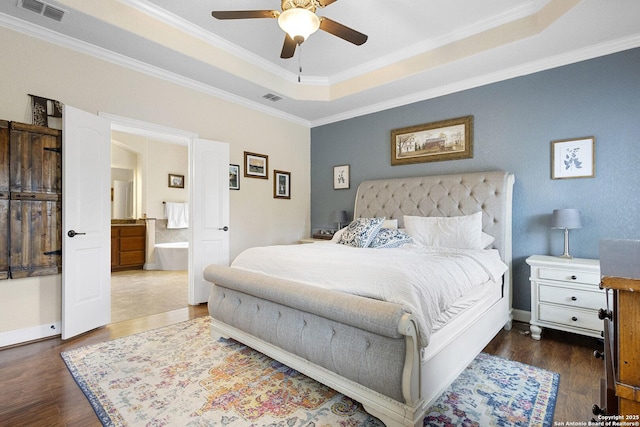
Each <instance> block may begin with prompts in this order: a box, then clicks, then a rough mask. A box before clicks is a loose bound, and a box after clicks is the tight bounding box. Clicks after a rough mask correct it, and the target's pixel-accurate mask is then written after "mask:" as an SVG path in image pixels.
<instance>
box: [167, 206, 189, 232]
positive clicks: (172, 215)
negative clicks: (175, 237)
mask: <svg viewBox="0 0 640 427" xmlns="http://www.w3.org/2000/svg"><path fill="white" fill-rule="evenodd" d="M164 215H165V216H166V217H167V228H189V203H175V202H166V203H165V205H164Z"/></svg>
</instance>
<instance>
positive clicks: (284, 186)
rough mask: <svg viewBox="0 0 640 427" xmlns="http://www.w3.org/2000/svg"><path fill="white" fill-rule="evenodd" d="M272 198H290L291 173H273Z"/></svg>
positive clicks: (275, 171)
mask: <svg viewBox="0 0 640 427" xmlns="http://www.w3.org/2000/svg"><path fill="white" fill-rule="evenodd" d="M273 198H274V199H290V198H291V172H285V171H278V170H274V171H273Z"/></svg>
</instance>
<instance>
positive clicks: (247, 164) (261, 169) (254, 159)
mask: <svg viewBox="0 0 640 427" xmlns="http://www.w3.org/2000/svg"><path fill="white" fill-rule="evenodd" d="M244 176H245V177H246V178H261V179H269V156H266V155H264V154H257V153H250V152H248V151H245V152H244Z"/></svg>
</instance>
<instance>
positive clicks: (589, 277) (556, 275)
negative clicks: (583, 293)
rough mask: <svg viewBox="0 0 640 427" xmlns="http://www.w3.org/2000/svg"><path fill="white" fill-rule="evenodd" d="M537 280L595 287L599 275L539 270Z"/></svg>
mask: <svg viewBox="0 0 640 427" xmlns="http://www.w3.org/2000/svg"><path fill="white" fill-rule="evenodd" d="M538 278H539V279H547V280H560V281H563V282H571V283H587V284H590V285H597V284H599V283H600V274H599V273H585V272H582V271H571V270H560V269H554V268H539V269H538Z"/></svg>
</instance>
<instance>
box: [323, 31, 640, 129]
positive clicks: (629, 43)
mask: <svg viewBox="0 0 640 427" xmlns="http://www.w3.org/2000/svg"><path fill="white" fill-rule="evenodd" d="M637 47H640V34H636V35H633V36H630V37H624V38H621V39H617V40H613V41H610V42H605V43H600V44H597V45H593V46H589V47H586V48H582V49H576V50H574V51H571V52H566V53H563V54H559V55H555V56H551V57H548V58H545V59H542V60H538V61H532V62H529V63H526V64H522V65H518V66H515V67H510V68H507V69H504V70H500V71H496V72H493V73H488V74H484V75H482V76H476V77H474V78H471V79H467V80H463V81H459V82H456V83H453V84H449V85H444V86H439V87H437V88H433V89H429V90H426V91H422V92H416V93H414V94H411V95H408V96H404V97H399V98H394V99H390V100H388V101H385V102H380V103H378V104H373V105H369V106H367V107H365V108H359V109H355V110H351V111H347V112H344V113H342V114H337V115H334V116H328V117H324V118H322V119H320V120H314V121H312V122H311V127H312V128H313V127H317V126H322V125H326V124H331V123H335V122H339V121H342V120H348V119H352V118H355V117H359V116H364V115H367V114H372V113H377V112H380V111H384V110H389V109H392V108H396V107H402V106H404V105H408V104H413V103H415V102H420V101H426V100H428V99H433V98H437V97H439V96H444V95H450V94H452V93H456V92H461V91H463V90H468V89H473V88H476V87H480V86H485V85H488V84H491V83H497V82H500V81H503V80H508V79H512V78H514V77H521V76H525V75H529V74H534V73H538V72H541V71H546V70H550V69H553V68H557V67H562V66H564V65H570V64H574V63H577V62H581V61H586V60H589V59H593V58H597V57H600V56H605V55H610V54H613V53H617V52H622V51H624V50H628V49H634V48H637Z"/></svg>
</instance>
